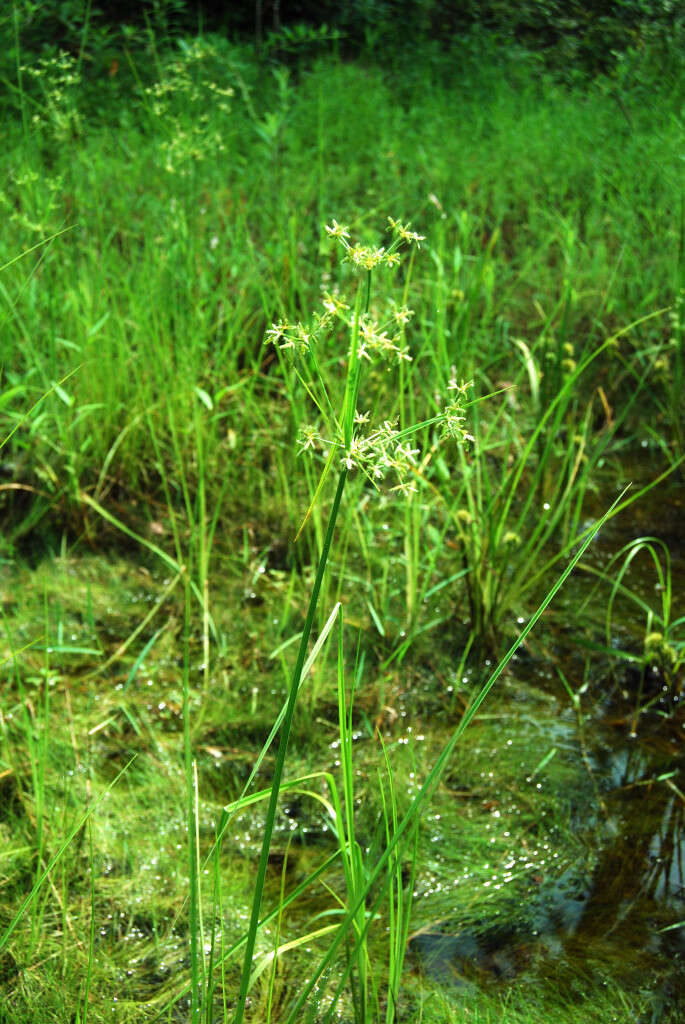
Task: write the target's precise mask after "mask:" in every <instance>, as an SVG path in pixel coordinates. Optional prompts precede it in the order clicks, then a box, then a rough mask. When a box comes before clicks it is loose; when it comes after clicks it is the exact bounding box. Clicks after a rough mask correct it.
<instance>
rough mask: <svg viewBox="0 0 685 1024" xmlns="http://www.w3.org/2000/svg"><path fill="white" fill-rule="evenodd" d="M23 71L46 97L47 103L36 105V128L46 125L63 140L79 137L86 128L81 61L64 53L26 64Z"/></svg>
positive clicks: (34, 121) (57, 137) (63, 51)
mask: <svg viewBox="0 0 685 1024" xmlns="http://www.w3.org/2000/svg"><path fill="white" fill-rule="evenodd" d="M21 71H22V73H23V74H24V75H26V76H27V78H29V79H32V80H33V81H34V82H35V83H36V85H37V86H38V87H39V88H40V90H41V91H42V94H43V102H42V103H41V104H40V105H38V104H37V105H36V113H34V114H33V118H32V120H33V123H34V125H36V126H39V125H45V126H46V127H48V128H50V129H51V130H52V133H53V135H54V137H55V138H56V139H59V140H61V141H65V140H68V139H70V138H71V137H72V136H73V135H75V134H78V133H79V132H80V131H81V130H82V127H83V126H82V119H81V114H80V111H79V109H78V97H79V92H80V89H81V73H80V71H79V61H78V58H77V57H74V56H72V54H70V53H67V52H66V51H65V50H60V51H59V52H58V53H57V55H56V56H48V57H40V58H39V59H38V60H37V61H36V63H35V64H30V65H24V66H23V67H22V68H21Z"/></svg>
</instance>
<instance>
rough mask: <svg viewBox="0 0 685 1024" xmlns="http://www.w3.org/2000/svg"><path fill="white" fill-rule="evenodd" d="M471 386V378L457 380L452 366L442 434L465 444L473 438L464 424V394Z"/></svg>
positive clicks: (465, 394)
mask: <svg viewBox="0 0 685 1024" xmlns="http://www.w3.org/2000/svg"><path fill="white" fill-rule="evenodd" d="M471 387H473V381H472V380H469V381H462V382H461V383H459V382H458V381H457V378H456V372H455V369H454V367H452V376H451V377H450V380H449V383H448V385H447V390H448V391H450V392H452V396H451V397H450V401H449V402H448V404H447V405H446V406H445V408H444V409H443V414H444V417H445V420H444V426H443V430H442V436H443V437H451V438H453V439H454V440H455V441H457V442H458V443H459V444H463V445H467V444H468V442H469V441H473V440H475V438H474V436H473V434H469V432H468V431H467V430H466V427H465V426H464V424H465V422H466V415H465V408H466V396H467V394H468V391H469V388H471Z"/></svg>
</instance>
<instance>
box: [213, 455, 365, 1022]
mask: <svg viewBox="0 0 685 1024" xmlns="http://www.w3.org/2000/svg"><path fill="white" fill-rule="evenodd" d="M346 479H347V469H346V468H345V466H343V468H342V469H341V471H340V476H339V477H338V487H337V490H336V492H335V497H334V499H333V506H332V508H331V511H330V515H329V517H328V525H327V527H326V536H325V537H324V542H323V548H322V549H321V557H320V558H319V564H318V567H317V570H316V578H315V580H314V586H313V588H312V593H311V597H310V599H309V608H308V609H307V618H306V619H305V624H304V629H303V631H302V638H301V640H300V647H299V650H298V652H297V661H296V662H295V668H294V669H293V674H292V678H291V680H290V693H289V695H288V704H287V707H286V712H285V717H284V719H283V725H282V726H281V735H280V739H279V743H278V753H277V754H276V765H275V767H274V776H273V780H272V783H271V796H270V798H269V806H268V808H267V812H266V820H265V823H264V839H263V842H262V852H261V856H260V858H259V867H258V869H257V881H256V883H255V890H254V898H253V901H252V915H251V917H250V926H249V928H248V932H247V942H246V944H245V958H244V960H243V971H242V977H241V979H240V991H239V993H238V1003H237V1006H236V1011H235V1016H234V1017H233V1024H241V1022H242V1020H243V1017H244V1014H245V1002H246V999H247V992H248V988H249V984H250V973H251V968H252V958H253V955H254V947H255V941H256V938H257V927H258V925H259V913H260V910H261V905H262V894H263V892H264V884H265V882H266V869H267V865H268V861H269V849H270V847H271V836H272V833H273V829H274V822H275V820H276V805H277V803H278V794H279V790H280V788H281V779H282V777H283V767H284V765H285V756H286V752H287V749H288V739H289V737H290V729H291V726H292V720H293V715H294V713H295V702H296V700H297V691H298V689H299V684H300V676H301V674H302V668H303V666H304V662H305V658H306V656H307V646H308V644H309V636H310V633H311V631H312V625H313V622H314V616H315V614H316V606H317V604H318V600H319V592H320V590H321V584H322V582H323V575H324V572H325V571H326V563H327V561H328V554H329V551H330V548H331V543H332V541H333V533H334V530H335V523H336V520H337V518H338V511H339V509H340V502H341V500H342V495H343V490H344V488H345V481H346Z"/></svg>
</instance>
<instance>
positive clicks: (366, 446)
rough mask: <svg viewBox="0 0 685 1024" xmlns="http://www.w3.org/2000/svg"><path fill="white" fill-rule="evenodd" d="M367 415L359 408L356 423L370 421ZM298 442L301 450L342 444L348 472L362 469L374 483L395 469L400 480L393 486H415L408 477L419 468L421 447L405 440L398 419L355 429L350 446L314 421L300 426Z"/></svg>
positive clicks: (407, 490) (405, 488) (412, 488)
mask: <svg viewBox="0 0 685 1024" xmlns="http://www.w3.org/2000/svg"><path fill="white" fill-rule="evenodd" d="M368 419H369V415H368V413H360V412H357V413H356V414H355V425H356V426H362V425H363V424H366V423H368ZM298 443H299V445H300V452H299V454H302V452H306V451H318V450H321V449H324V450H328V449H330V448H331V447H336V448H340V449H341V456H340V461H341V464H342V465H343V466H344V467H345V468H346V469H347V470H348V471H349V472H352V471H353V470H360V471H361V472H362V473H364V475H365V476H366V477H367V478H368V479H369V480H370V481H371V482H372V483H373V484H374V485H375V486H378V484H379V483H380V482H381V481H382V480H384V479H385V477H386V474H387V473H389V472H393V473H394V474H395V476H396V477H397V480H398V483H397V485H396V486H395V487H393V488H391V490H393V491H402V493H403V494H407V493H410V492H412V491H415V490H416V487H415V486H414V484H413V483H412V482H411V481H410V480H409V479H408V477H409V474H410V473H411V472H412V470H415V469H416V466H417V462H416V459H417V456H418V455H419V449H418V448H412V447H411V445H410V444H409V443H408V442H407V441H406V439H405V435H404V433H403V432H402V431H399V430H398V428H397V421H396V420H386V421H385V422H384V423H382V424H381V426H380V427H377V428H376V429H375V430H372V431H370V432H369V433H368V434H361V433H355V434H354V436H353V437H352V441H351V443H350V446H349V448H348V449H347V450H345V446H344V445H343V444H342V442H340V441H330V440H327V439H325V438H323V437H322V436H321V435H320V433H319V432H318V430H317V429H316V428H315V427H313V426H311V425H307V426H305V427H303V428H302V429H301V431H300V436H299V438H298Z"/></svg>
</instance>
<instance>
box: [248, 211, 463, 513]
mask: <svg viewBox="0 0 685 1024" xmlns="http://www.w3.org/2000/svg"><path fill="white" fill-rule="evenodd" d="M388 222H389V228H390V231H391V232H392V236H393V237H392V241H391V243H390V244H389V245H388V246H379V245H368V244H358V243H353V242H351V241H350V229H349V228H348V227H347V226H346V225H344V224H339V223H338V221H337V220H333V221H332V222H331V224H330V225H327V226H326V229H325V230H326V234H327V235H328V236H329V238H332V239H335V240H336V241H337V242H338V243H339V244H340V245H341V247H342V248H343V250H344V262H345V263H347V264H350V265H351V266H352V268H353V269H355V270H357V271H360V272H362V273H365V275H366V304H365V306H364V307H362V303H361V302H360V300H359V295H358V296H357V301H356V302H355V303H352V302H347V301H345V300H344V299H342V298H341V297H340V296H339V295H338V294H333V293H331V291H325V292H324V294H323V301H322V305H323V309H322V311H321V312H317V313H315V314H314V316H313V317H312V319H311V321H310V322H309V323H307V324H303V323H301V322H299V321H298V322H296V323H289V322H286V321H283V320H280V321H278V322H277V323H274V324H273V325H272V326H271V328H270V329H269V330H268V331H267V332H266V341H267V342H270V343H272V344H274V345H275V346H276V347H277V348H278V349H279V350H280V351H282V352H283V353H285V354H286V356H287V357H290V358H292V359H293V361H294V364H295V366H296V372H297V374H298V376H299V378H300V380H301V382H302V383H303V384H304V386H305V388H306V390H307V392H308V394H309V396H310V398H312V399H313V400H314V402H315V404H316V406H317V408H318V410H319V412H320V413H321V422H320V423H319V424H311V423H310V424H306V425H304V426H302V427H301V429H300V432H299V437H298V445H299V454H303V453H309V454H316V453H319V454H325V455H330V452H331V451H335V450H337V451H338V452H339V457H340V464H341V466H344V467H345V469H346V470H347V471H348V472H351V471H354V470H359V471H361V472H362V473H364V475H365V476H366V477H367V478H368V479H369V480H370V481H371V482H372V483H373V484H374V486H378V485H379V484H380V483H381V481H384V480H385V479H386V477H387V476H388V474H391V475H392V476H393V477H394V478H395V480H396V483H395V485H394V486H393V487H392V488H391V490H393V491H401V492H402V493H405V494H406V493H410V492H412V491H414V490H416V487H415V483H414V480H415V479H416V476H417V470H418V468H419V465H420V455H421V452H420V449H419V448H416V447H413V446H412V438H411V435H412V434H414V433H415V431H416V429H417V428H416V427H411V428H406V427H405V428H404V429H401V428H400V424H399V421H398V419H397V418H394V419H384V420H383V421H382V422H381V423H380V424H377V425H373V424H371V423H370V413H369V412H366V411H363V410H361V409H360V408H358V407H357V403H356V399H357V396H358V387H359V376H360V374H361V371H362V369H363V367H364V366H366V365H375V364H378V363H381V362H385V363H386V364H388V365H390V366H392V365H395V366H401V365H403V364H408V363H411V362H412V355H411V352H410V349H409V347H408V345H407V344H406V342H405V328H406V327H407V325H408V324H409V323H410V321H411V319H412V317H413V315H414V312H413V310H411V309H409V308H408V307H407V306H406V305H397V304H396V303H394V302H392V301H391V300H389V301H387V302H386V303H385V305H384V306H383V310H382V314H379V313H378V312H377V311H376V310H375V309H374V310H373V311H371V310H370V302H369V299H370V291H371V287H370V285H371V275H372V273H373V272H374V271H376V270H378V269H379V268H381V267H389V268H393V267H396V266H397V265H398V264H399V263H400V260H401V252H400V250H401V248H402V247H403V246H407V245H414V246H416V247H417V248H418V247H420V243H421V242H422V241H424V236H423V235H419V234H418V233H417V232H415V231H411V230H410V226H409V225H405V224H403V223H401V222H400V221H398V220H395V219H393V218H392V217H389V218H388ZM360 294H361V293H360ZM341 326H342V327H343V328H344V329H345V330H346V332H347V333H348V335H349V337H350V339H351V341H350V347H349V350H348V353H347V359H348V381H347V388H348V391H347V393H348V394H349V393H350V387H351V388H352V392H351V393H352V394H353V395H354V399H355V405H354V415H353V417H352V422H351V427H352V429H347V430H346V429H345V425H344V423H343V422H342V421H341V419H339V418H338V417H337V416H336V415H335V413H334V412H333V404H332V402H331V400H330V398H329V393H328V388H327V386H326V382H325V380H324V376H323V374H322V373H321V370H320V367H319V361H318V358H317V351H318V350H319V349H320V346H321V343H322V341H323V340H324V338H328V337H329V336H331V335H332V334H333V333H334V332H335V331H338V330H339V328H340V327H341ZM355 378H356V383H355ZM351 382H352V383H351ZM470 386H471V384H470V382H468V383H463V382H462V383H459V382H457V380H456V376H455V375H454V374H453V376H452V377H451V379H450V381H449V382H448V384H447V386H446V391H447V395H446V398H445V401H444V403H441V404H442V410H441V412H440V415H439V416H437V417H435V422H437V423H440V424H441V425H442V428H443V436H449V437H452V438H454V439H456V440H457V441H458V442H459V443H462V444H466V443H468V441H470V440H473V438H472V436H471V435H470V434H469V433H468V432H467V430H466V427H465V420H466V417H465V406H466V395H467V391H468V389H469V387H470ZM424 425H425V424H424Z"/></svg>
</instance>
